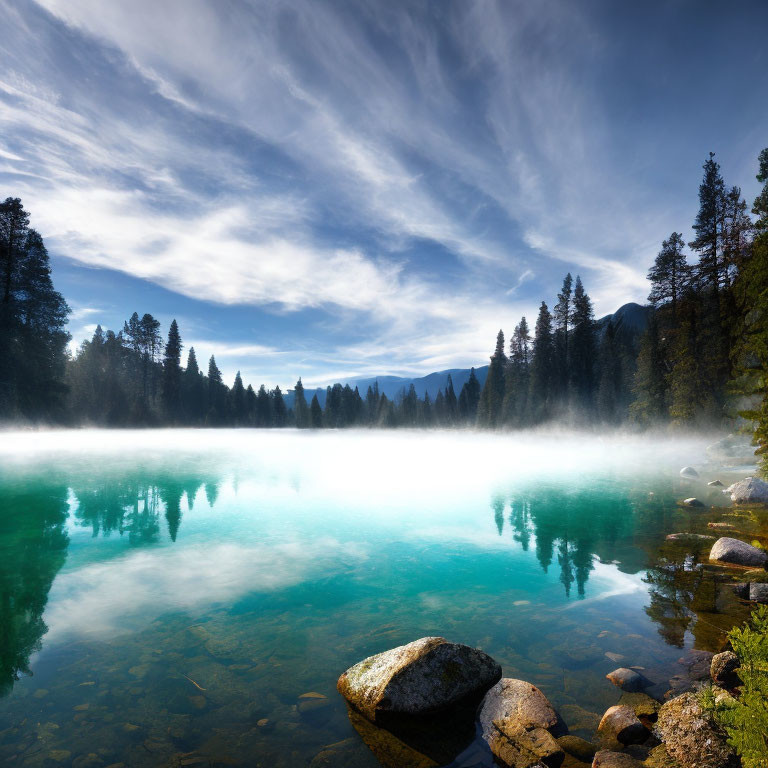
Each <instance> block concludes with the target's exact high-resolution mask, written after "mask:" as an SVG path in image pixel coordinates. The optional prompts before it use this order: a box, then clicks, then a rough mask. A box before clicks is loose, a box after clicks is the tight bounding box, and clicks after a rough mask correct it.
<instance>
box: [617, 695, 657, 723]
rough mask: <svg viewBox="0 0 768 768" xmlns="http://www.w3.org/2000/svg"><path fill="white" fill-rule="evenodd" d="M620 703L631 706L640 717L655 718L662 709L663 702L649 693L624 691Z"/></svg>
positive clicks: (645, 718) (644, 718)
mask: <svg viewBox="0 0 768 768" xmlns="http://www.w3.org/2000/svg"><path fill="white" fill-rule="evenodd" d="M619 704H620V705H621V706H624V707H631V709H632V711H633V712H634V713H635V714H636V715H637V716H638V718H640V719H643V720H655V719H656V715H658V713H659V710H660V709H661V703H660V702H658V701H656V699H652V698H651V697H650V696H649V695H648V694H647V693H622V694H621V698H620V699H619Z"/></svg>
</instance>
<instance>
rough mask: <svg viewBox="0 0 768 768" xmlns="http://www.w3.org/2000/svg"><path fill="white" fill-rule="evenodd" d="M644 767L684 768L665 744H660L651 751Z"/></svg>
mask: <svg viewBox="0 0 768 768" xmlns="http://www.w3.org/2000/svg"><path fill="white" fill-rule="evenodd" d="M643 765H644V766H645V768H682V766H681V765H680V763H678V762H677V760H675V758H674V757H672V755H670V754H669V752H667V748H666V747H665V746H664V745H663V744H659V746H658V747H654V748H653V749H652V750H651V751H650V753H649V754H648V757H647V759H646V760H645V761H644V762H643Z"/></svg>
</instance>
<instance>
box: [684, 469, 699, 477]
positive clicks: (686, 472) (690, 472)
mask: <svg viewBox="0 0 768 768" xmlns="http://www.w3.org/2000/svg"><path fill="white" fill-rule="evenodd" d="M698 476H699V473H698V472H697V471H696V470H695V469H694V468H693V467H683V468H682V469H681V470H680V477H690V478H697V477H698Z"/></svg>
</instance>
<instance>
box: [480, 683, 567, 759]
mask: <svg viewBox="0 0 768 768" xmlns="http://www.w3.org/2000/svg"><path fill="white" fill-rule="evenodd" d="M478 720H479V722H480V728H481V731H482V737H483V739H484V740H485V742H486V743H487V744H488V746H489V747H490V749H491V752H492V753H493V754H494V756H495V757H496V760H497V761H498V762H500V763H501V764H502V765H505V766H513V768H527V767H528V766H535V765H538V764H540V763H541V762H545V763H548V764H550V763H551V764H556V765H559V764H560V762H562V749H561V748H560V745H558V743H557V742H556V741H555V739H554V737H553V736H552V735H551V734H550V732H549V729H551V728H553V727H554V726H556V725H557V724H558V716H557V713H556V712H555V710H554V709H553V708H552V705H551V704H550V703H549V701H548V700H547V697H546V696H545V695H544V694H543V693H542V692H541V691H540V690H539V689H538V688H537V687H536V686H535V685H531V683H527V682H525V681H524V680H514V679H512V678H502V679H501V680H499V682H498V683H496V685H494V686H493V687H492V688H491V689H490V690H489V691H488V693H486V694H485V698H484V699H483V702H482V704H481V705H480V709H479V712H478Z"/></svg>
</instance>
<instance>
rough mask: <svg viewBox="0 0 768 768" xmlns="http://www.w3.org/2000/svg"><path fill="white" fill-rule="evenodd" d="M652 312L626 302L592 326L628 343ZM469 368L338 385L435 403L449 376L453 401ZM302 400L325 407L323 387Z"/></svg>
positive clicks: (483, 372)
mask: <svg viewBox="0 0 768 768" xmlns="http://www.w3.org/2000/svg"><path fill="white" fill-rule="evenodd" d="M650 311H651V308H650V307H644V306H641V305H640V304H637V303H635V302H633V301H632V302H629V303H628V304H624V305H622V306H621V307H619V308H618V309H617V310H616V311H615V312H614V313H613V314H610V315H605V316H604V317H601V318H600V319H599V320H596V321H595V325H596V326H597V329H598V334H599V335H600V336H602V334H603V333H604V332H605V329H606V327H607V326H608V322H609V321H613V324H614V326H615V327H616V331H617V334H618V335H619V336H622V337H624V338H627V339H629V340H636V339H639V337H640V336H641V335H642V333H643V331H645V329H646V327H647V326H648V317H649V314H650ZM469 371H470V369H469V368H449V369H448V370H445V371H435V372H434V373H428V374H427V375H426V376H419V377H408V376H390V375H387V376H373V377H369V378H361V379H346V380H343V381H341V382H340V383H341V384H349V386H350V387H351V388H352V389H354V388H355V387H357V388H358V390H359V392H360V396H361V397H363V398H365V393H366V392H367V391H368V387H372V386H373V385H374V384H375V383H376V382H377V381H378V382H379V392H380V393H382V394H385V395H386V396H387V397H388V398H390V399H394V398H396V397H397V395H398V394H400V392H402V390H404V389H405V390H407V389H408V388H409V387H410V386H411V384H413V386H414V388H415V389H416V394H417V395H418V396H419V397H420V398H423V397H424V393H425V392H429V396H430V397H431V398H432V400H434V399H435V397H436V396H437V393H438V392H439V391H440V390H441V389H445V388H446V386H448V376H449V375H450V376H451V378H452V379H453V388H454V390H455V391H456V397H458V396H459V393H460V392H461V388H462V387H463V386H464V383H465V382H466V381H467V380H468V379H469ZM487 375H488V365H487V364H486V365H478V366H476V367H475V376H477V380H478V381H479V382H480V387H481V388H482V386H483V385H484V384H485V379H486V376H487ZM304 392H305V397H306V399H307V402H308V403H309V402H310V401H311V400H312V397H313V396H314V395H317V399H318V401H319V402H320V405H321V406H322V407H323V408H324V407H325V394H326V389H325V387H318V388H317V389H305V390H304ZM285 401H286V405H287V406H288V407H289V408H292V407H293V390H288V392H287V393H286V394H285Z"/></svg>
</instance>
